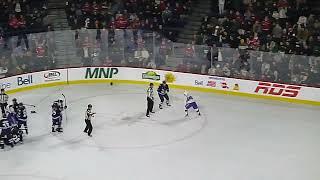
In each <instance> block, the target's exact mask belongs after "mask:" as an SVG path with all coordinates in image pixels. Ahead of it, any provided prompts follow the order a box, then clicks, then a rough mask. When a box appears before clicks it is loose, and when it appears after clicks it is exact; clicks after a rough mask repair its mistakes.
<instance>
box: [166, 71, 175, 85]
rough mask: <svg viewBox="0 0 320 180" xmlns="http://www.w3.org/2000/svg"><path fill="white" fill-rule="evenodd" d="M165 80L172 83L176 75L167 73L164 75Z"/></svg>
mask: <svg viewBox="0 0 320 180" xmlns="http://www.w3.org/2000/svg"><path fill="white" fill-rule="evenodd" d="M164 78H165V80H166V82H168V83H173V82H175V81H176V77H175V76H174V75H173V74H172V73H167V74H165V75H164Z"/></svg>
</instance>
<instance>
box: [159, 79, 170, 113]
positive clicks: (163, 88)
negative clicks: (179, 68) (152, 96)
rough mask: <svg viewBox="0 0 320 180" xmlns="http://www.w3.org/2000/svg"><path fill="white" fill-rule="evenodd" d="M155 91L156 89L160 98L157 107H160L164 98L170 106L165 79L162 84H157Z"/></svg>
mask: <svg viewBox="0 0 320 180" xmlns="http://www.w3.org/2000/svg"><path fill="white" fill-rule="evenodd" d="M157 91H158V95H159V98H160V104H159V108H160V109H162V105H163V102H164V99H166V103H167V106H170V103H169V96H168V92H169V86H168V84H167V83H166V81H162V84H160V85H159V87H158V90H157Z"/></svg>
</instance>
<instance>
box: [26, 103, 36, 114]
mask: <svg viewBox="0 0 320 180" xmlns="http://www.w3.org/2000/svg"><path fill="white" fill-rule="evenodd" d="M24 105H25V106H30V107H34V108H35V107H36V106H35V105H33V104H24ZM30 113H37V112H36V111H35V110H32V111H30Z"/></svg>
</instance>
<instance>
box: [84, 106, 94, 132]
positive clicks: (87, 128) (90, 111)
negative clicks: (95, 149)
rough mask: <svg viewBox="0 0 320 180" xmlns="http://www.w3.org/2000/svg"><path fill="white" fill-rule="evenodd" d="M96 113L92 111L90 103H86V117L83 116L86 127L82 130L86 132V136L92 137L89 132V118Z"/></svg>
mask: <svg viewBox="0 0 320 180" xmlns="http://www.w3.org/2000/svg"><path fill="white" fill-rule="evenodd" d="M94 114H96V113H93V112H92V105H91V104H89V105H88V109H87V111H86V117H85V122H86V128H85V129H84V131H83V132H85V133H88V136H90V137H92V135H91V133H92V129H93V127H92V124H91V119H92V117H93V115H94Z"/></svg>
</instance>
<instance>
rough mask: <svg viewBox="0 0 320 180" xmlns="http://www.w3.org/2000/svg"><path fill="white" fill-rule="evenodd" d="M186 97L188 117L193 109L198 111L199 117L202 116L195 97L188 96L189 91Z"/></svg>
mask: <svg viewBox="0 0 320 180" xmlns="http://www.w3.org/2000/svg"><path fill="white" fill-rule="evenodd" d="M184 96H185V97H186V105H185V112H186V116H188V115H189V114H188V110H189V109H190V108H193V109H194V110H196V111H197V113H198V114H199V116H200V115H201V113H200V110H199V107H198V104H197V103H196V102H195V101H194V99H193V97H192V96H190V95H189V94H188V92H187V91H185V92H184Z"/></svg>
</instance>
